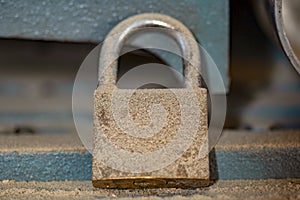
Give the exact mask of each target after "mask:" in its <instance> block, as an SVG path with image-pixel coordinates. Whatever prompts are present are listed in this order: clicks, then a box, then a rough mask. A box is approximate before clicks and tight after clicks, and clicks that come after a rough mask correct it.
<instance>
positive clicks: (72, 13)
mask: <svg viewBox="0 0 300 200" xmlns="http://www.w3.org/2000/svg"><path fill="white" fill-rule="evenodd" d="M145 12H157V13H163V14H167V15H170V16H172V17H174V18H176V19H178V20H180V21H181V22H183V23H184V24H185V25H186V26H187V27H188V28H189V29H190V30H191V31H192V32H193V33H194V34H195V36H196V38H197V39H198V40H199V42H200V43H201V45H203V47H204V48H205V49H206V50H207V51H208V52H209V53H210V54H211V56H212V58H213V59H214V61H215V62H216V64H217V66H218V67H219V69H220V72H221V74H222V76H223V79H224V82H225V85H228V79H227V70H228V60H229V56H228V54H229V0H209V1H208V0H182V1H178V0H149V1H140V0H131V1H128V0H101V1H100V0H54V1H53V0H41V1H37V0H26V1H22V0H13V1H12V0H1V1H0V13H1V14H0V37H7V38H25V39H26V38H28V39H42V40H59V41H76V42H80V41H82V42H99V41H102V40H103V38H104V37H105V35H106V34H107V33H108V32H109V31H110V30H111V29H112V27H113V26H115V25H116V24H117V23H119V22H120V21H121V20H123V19H125V18H127V17H129V16H132V15H134V14H138V13H145Z"/></svg>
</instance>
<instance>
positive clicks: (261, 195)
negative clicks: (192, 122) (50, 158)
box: [0, 179, 300, 200]
mask: <svg viewBox="0 0 300 200" xmlns="http://www.w3.org/2000/svg"><path fill="white" fill-rule="evenodd" d="M41 198H42V199H111V198H120V199H122V200H126V199H132V198H134V199H141V200H143V199H154V200H156V199H159V200H160V199H175V200H185V199H220V200H226V199H255V200H259V199H272V200H273V199H278V200H279V199H280V200H282V199H300V180H299V179H290V180H230V181H218V182H217V183H215V184H214V185H212V186H210V187H207V188H199V189H174V188H173V189H143V190H140V189H139V190H133V189H130V190H118V189H114V190H112V189H111V190H105V189H95V188H93V186H92V184H91V182H90V181H87V182H80V181H66V182H12V184H4V183H3V182H2V183H0V199H32V200H35V199H41Z"/></svg>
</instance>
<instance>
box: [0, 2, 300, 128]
mask: <svg viewBox="0 0 300 200" xmlns="http://www.w3.org/2000/svg"><path fill="white" fill-rule="evenodd" d="M12 2H13V1H5V0H4V1H1V3H0V4H1V5H0V10H1V11H2V12H0V15H1V18H0V24H2V25H0V27H1V31H0V37H1V39H0V134H23V133H24V134H25V133H26V134H53V133H72V134H76V130H75V127H74V122H73V117H72V89H73V83H74V80H75V76H76V73H77V70H78V69H79V66H80V65H81V63H82V62H83V60H84V58H85V57H86V56H87V55H88V54H89V52H90V51H91V50H92V49H94V48H95V47H96V46H97V44H98V43H99V42H100V41H101V40H102V39H103V37H104V36H105V34H107V32H108V30H109V29H110V28H111V27H112V26H113V25H114V24H116V23H117V22H118V21H120V20H121V19H123V18H126V16H130V15H131V14H132V13H133V12H141V13H142V12H144V10H143V7H144V6H141V9H140V10H137V11H135V10H134V9H132V10H131V7H128V6H127V8H126V7H125V4H124V5H123V4H122V2H123V1H120V3H119V4H116V5H117V6H116V5H114V4H113V3H111V4H110V5H114V6H109V7H108V9H107V11H105V10H102V11H101V10H100V9H98V10H97V9H96V10H95V12H97V13H98V14H99V15H100V16H102V17H103V16H105V15H107V13H106V12H113V13H114V11H115V12H117V11H118V12H121V13H124V15H121V16H120V15H116V16H115V15H114V14H113V15H110V16H111V17H108V18H107V19H103V20H104V21H105V22H106V23H104V24H101V23H100V21H101V20H100V19H98V20H99V23H98V22H97V23H98V24H96V22H95V23H94V24H93V26H94V29H93V31H92V32H91V34H90V35H89V36H86V35H85V34H84V32H87V33H88V32H89V28H90V27H89V26H87V27H86V28H85V27H84V26H85V25H86V22H87V21H89V20H92V18H93V15H92V16H90V13H91V12H93V9H92V7H93V5H90V3H88V2H86V1H83V2H81V3H78V4H75V2H73V1H70V2H73V4H72V5H70V2H69V3H68V4H66V5H64V4H63V2H64V1H61V4H62V5H61V6H60V8H61V9H62V10H61V11H58V12H59V13H58V14H59V15H58V16H57V15H55V14H53V13H51V12H52V10H51V6H52V7H53V6H54V3H51V1H41V3H39V4H38V5H37V6H34V5H33V4H31V5H30V3H28V1H27V4H26V5H23V4H25V3H24V2H26V1H23V2H22V1H20V2H17V4H19V5H18V6H16V5H13V3H12ZM153 2H154V3H153V4H150V3H149V5H148V4H147V6H145V7H146V8H147V9H149V8H150V10H151V11H156V12H158V11H160V12H165V10H164V9H163V8H165V7H166V6H168V4H169V3H166V2H162V3H157V2H156V1H153ZM182 2H183V3H182V7H183V8H182V9H185V10H183V11H181V10H178V8H176V9H177V11H178V13H180V12H183V13H184V12H185V13H186V12H188V11H187V10H188V9H193V8H191V7H193V6H191V5H194V4H195V5H197V7H200V6H201V5H202V4H207V5H206V11H202V10H196V11H194V12H192V11H190V10H189V11H190V12H191V13H196V14H192V16H190V17H189V18H188V19H187V17H184V16H182V15H183V14H177V16H176V17H177V19H179V20H182V21H183V23H185V24H187V25H188V27H189V28H191V30H192V31H193V33H194V34H195V35H196V37H197V39H198V40H200V43H201V44H203V45H204V47H207V48H208V52H209V53H210V54H211V55H212V57H213V59H214V60H215V61H216V63H217V65H218V67H220V71H221V73H222V75H223V78H224V83H225V85H226V86H227V97H228V99H227V100H228V108H227V117H226V123H225V128H226V129H247V130H253V131H262V130H282V129H283V130H286V129H298V128H300V78H299V74H298V73H297V72H296V70H295V69H294V68H293V67H292V65H291V64H290V62H289V61H288V59H287V58H286V56H285V55H284V53H283V51H282V50H281V48H280V47H279V45H278V44H276V41H275V40H273V39H272V37H271V36H269V35H268V33H267V32H266V31H265V28H264V27H263V25H262V23H261V20H260V18H259V17H257V10H255V7H254V6H253V2H251V1H247V0H231V1H230V2H229V1H223V3H219V1H210V3H207V1H199V2H197V1H182ZM14 3H16V2H14ZM56 3H57V4H59V3H58V2H56ZM173 3H174V2H173ZM74 4H75V5H74ZM100 4H102V3H100ZM170 4H172V3H170ZM118 5H119V6H118ZM43 6H44V7H43ZM56 6H57V5H56ZM170 6H171V7H170V11H169V12H171V11H172V9H173V7H172V6H173V4H172V5H170ZM226 6H228V8H227V7H226ZM229 6H230V7H229ZM20 7H24V9H25V11H24V10H23V11H22V12H21V13H20ZM95 7H97V6H95ZM177 7H178V6H177ZM44 8H45V9H44ZM146 8H145V9H146ZM47 9H50V10H47ZM72 9H75V10H74V11H76V12H77V15H74V16H72V15H70V16H68V14H67V13H68V11H69V10H71V11H72ZM89 9H90V10H89ZM174 9H175V8H174ZM202 9H203V8H202ZM209 9H212V10H213V12H212V11H211V10H210V11H209ZM218 9H219V10H218ZM64 10H65V12H64ZM88 10H89V11H90V12H86V11H88ZM99 10H100V11H101V12H100V11H99ZM109 10H110V11H109ZM125 10H127V11H125ZM220 10H222V11H220ZM229 10H230V16H229ZM218 11H220V12H218ZM80 12H83V13H85V14H84V16H85V17H86V19H84V18H83V17H82V16H80ZM203 12H209V13H210V15H208V17H210V18H208V19H205V20H206V21H204V19H201V20H202V21H201V20H200V21H199V23H200V25H199V27H200V28H198V25H197V23H195V20H196V19H197V18H195V17H198V16H199V15H202V13H203ZM47 13H48V14H47ZM78 13H79V14H78ZM200 13H201V14H200ZM39 14H41V15H43V16H44V17H45V16H46V17H47V16H48V17H47V18H46V19H47V20H49V24H50V25H49V24H48V25H47V24H45V23H46V22H39V21H36V22H35V21H34V20H35V19H36V18H37V17H38V15H39ZM22 15H24V16H22ZM60 17H62V18H60ZM64 17H66V18H64ZM76 17H78V20H79V21H77V23H76V24H73V25H72V21H71V19H72V18H73V19H75V20H76V19H77V18H76ZM20 20H21V21H22V22H19V21H20ZM24 20H25V21H24ZM26 20H27V22H26ZM51 20H52V21H51ZM53 20H54V21H53ZM55 20H57V21H58V22H59V23H60V25H58V28H57V27H55V26H52V25H51V23H54V22H55ZM80 20H82V21H80ZM214 20H215V21H214ZM222 20H223V21H222ZM226 20H227V21H226ZM229 20H230V21H229ZM215 22H217V23H215ZM229 22H230V23H229ZM26 23H27V25H28V24H29V25H30V27H31V29H30V30H29V29H27V28H28V27H27V26H26ZM64 23H65V24H66V26H69V25H70V24H71V25H70V26H71V28H73V30H72V29H71V30H64V28H63V24H64ZM297 23H298V25H300V24H299V21H297ZM203 24H206V27H205V28H203V26H202V25H203ZM29 25H28V26H29ZM59 26H60V27H59ZM34 27H36V30H34ZM91 27H92V26H91ZM15 29H18V31H16V30H15ZM98 29H99V30H100V29H101V31H100V32H99V33H98V32H97V30H98ZM202 29H204V30H202ZM215 29H216V30H221V32H220V31H214V30H215ZM28 30H29V31H28ZM222 30H223V31H222ZM47 31H48V32H47ZM64 31H65V32H66V34H65V32H64ZM205 31H206V32H205ZM97 34H99V37H98V35H97ZM100 35H101V36H100ZM208 35H210V36H208ZM95 38H96V39H95ZM299 41H300V38H299V37H298V41H297V42H299ZM148 53H149V55H145V54H147V53H144V54H143V55H142V56H144V57H146V58H149V57H151V58H152V59H153V60H155V61H157V60H161V62H164V60H163V58H159V55H156V56H157V57H158V58H157V57H156V56H154V55H153V54H151V53H150V52H148ZM127 56H128V57H127V59H125V60H126V61H124V62H123V64H124V65H130V63H131V62H134V60H135V59H136V58H137V57H138V56H141V55H140V54H137V55H134V53H133V54H131V55H127ZM146 60H147V59H146ZM148 60H149V59H148ZM150 61H151V59H150ZM95 87H96V85H95Z"/></svg>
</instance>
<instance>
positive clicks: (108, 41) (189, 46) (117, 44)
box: [98, 13, 201, 87]
mask: <svg viewBox="0 0 300 200" xmlns="http://www.w3.org/2000/svg"><path fill="white" fill-rule="evenodd" d="M149 27H153V28H154V27H156V28H161V31H164V32H166V33H167V34H168V35H169V36H171V37H172V38H173V39H174V40H175V41H176V43H177V44H178V46H179V47H180V50H181V55H182V58H183V66H184V70H183V72H184V76H185V78H186V80H187V81H186V87H199V86H200V85H201V84H200V78H199V76H200V72H199V71H201V70H200V51H199V47H198V44H197V42H196V40H195V38H194V36H193V34H192V33H191V32H190V31H189V29H188V28H187V27H186V26H184V25H183V24H182V23H181V22H179V21H178V20H176V19H174V18H171V17H169V16H166V15H162V14H157V13H146V14H139V15H135V16H132V17H129V18H128V19H126V20H123V21H122V22H120V23H119V24H118V25H116V26H115V27H114V28H113V29H112V30H111V31H110V33H109V34H108V35H107V36H106V38H105V40H104V42H103V46H102V48H101V51H100V56H99V69H98V82H99V83H98V84H99V85H108V84H109V85H116V80H117V71H118V58H119V54H120V52H121V49H122V47H123V46H124V43H125V41H126V40H127V39H128V38H129V37H130V36H132V35H133V34H135V33H137V32H139V31H141V29H143V28H149Z"/></svg>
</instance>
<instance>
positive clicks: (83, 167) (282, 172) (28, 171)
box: [0, 148, 300, 181]
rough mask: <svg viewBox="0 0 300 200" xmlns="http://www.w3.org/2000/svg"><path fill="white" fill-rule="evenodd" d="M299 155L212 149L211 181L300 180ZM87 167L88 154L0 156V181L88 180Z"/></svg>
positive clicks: (282, 151)
mask: <svg viewBox="0 0 300 200" xmlns="http://www.w3.org/2000/svg"><path fill="white" fill-rule="evenodd" d="M299 155H300V149H299V148H274V149H272V148H267V149H264V148H259V149H244V150H243V149H239V150H216V152H215V159H216V162H215V163H213V164H211V170H212V174H211V178H212V179H221V180H233V179H270V178H300V171H299V169H300V156H299ZM213 156H214V155H213ZM91 165H92V156H91V154H90V153H88V152H83V153H82V152H76V151H74V152H28V153H18V152H9V153H0V180H7V179H13V180H17V181H33V180H35V181H64V180H91V176H92V175H91V173H92V166H91Z"/></svg>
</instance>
